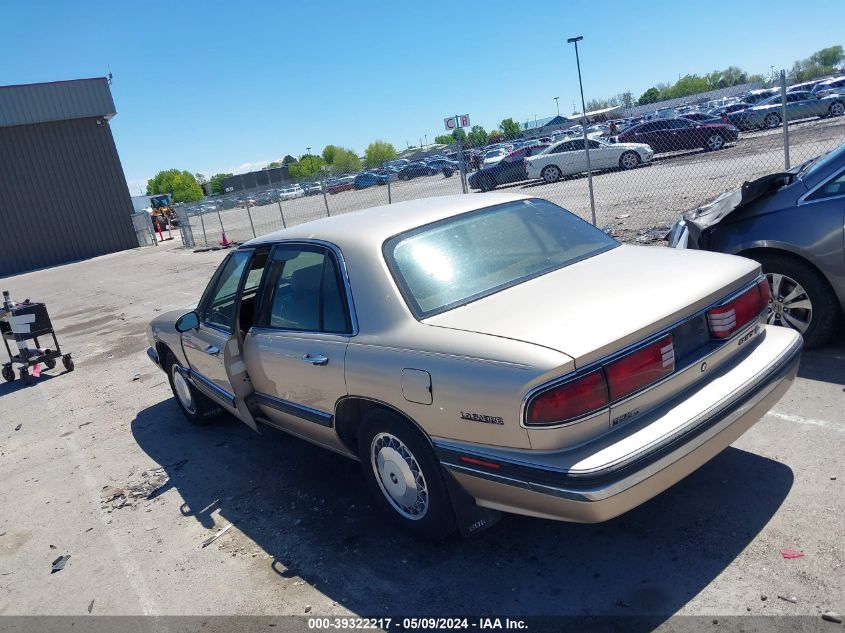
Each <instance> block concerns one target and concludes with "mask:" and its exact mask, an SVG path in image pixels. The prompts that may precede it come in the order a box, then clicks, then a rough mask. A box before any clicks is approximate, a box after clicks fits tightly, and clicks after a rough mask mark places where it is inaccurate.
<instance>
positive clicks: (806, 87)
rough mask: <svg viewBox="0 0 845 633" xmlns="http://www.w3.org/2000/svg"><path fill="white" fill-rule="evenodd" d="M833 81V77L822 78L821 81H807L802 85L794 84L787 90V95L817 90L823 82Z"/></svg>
mask: <svg viewBox="0 0 845 633" xmlns="http://www.w3.org/2000/svg"><path fill="white" fill-rule="evenodd" d="M830 79H832V77H821V78H819V79H813V80H811V81H805V82H803V83H800V84H793V85H792V86H789V87H788V88H787V89H786V92H787V93H790V92H807V91H810V90H812V89H813V88H815V87H816V86H817V85H819V84H820V83H822V82H823V81H828V80H830Z"/></svg>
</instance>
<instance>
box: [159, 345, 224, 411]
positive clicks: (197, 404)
mask: <svg viewBox="0 0 845 633" xmlns="http://www.w3.org/2000/svg"><path fill="white" fill-rule="evenodd" d="M165 367H166V368H167V377H168V379H169V380H170V390H171V391H172V392H173V397H174V398H175V399H176V404H178V405H179V408H180V409H181V410H182V413H183V414H184V416H185V418H187V420H188V422H190V423H191V424H196V425H198V426H202V425H205V424H208V423H210V422H211V421H213V420H214V418H216V417H217V416H219V415H220V414H221V413H222V412H223V409H222V408H221V407H219V406H217V405H216V404H215V403H214V402H212V401H211V400H209V399H208V398H207V397H206V396H205V395H204V394H201V393H200V392H199V391H197V390H196V388H195V387H194V386H193V385H192V384H191V383H190V382H189V381H188V379H187V378H185V376H184V375H183V374H182V371H180V370H182V365H181V364H180V363H179V361H178V360H177V359H176V356H174V355H173V352H168V353H167V360H166V362H165Z"/></svg>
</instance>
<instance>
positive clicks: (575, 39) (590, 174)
mask: <svg viewBox="0 0 845 633" xmlns="http://www.w3.org/2000/svg"><path fill="white" fill-rule="evenodd" d="M583 39H584V36H583V35H579V36H577V37H570V38H569V39H568V40H566V42H567V43H568V44H575V63H576V64H577V65H578V87H579V88H580V89H581V127H582V128H583V130H584V155H585V156H586V157H587V186H588V187H589V189H590V212H591V213H592V214H593V226H597V224H596V200H595V196H594V195H593V168H592V165H590V150H589V148H588V147H587V106H586V104H585V103H584V84H583V83H581V58H580V57H579V56H578V42H580V41H581V40H583Z"/></svg>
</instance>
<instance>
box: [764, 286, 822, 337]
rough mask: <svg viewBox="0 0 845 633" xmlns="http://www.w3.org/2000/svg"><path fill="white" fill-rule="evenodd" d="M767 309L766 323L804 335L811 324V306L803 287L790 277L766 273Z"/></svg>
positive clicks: (808, 296)
mask: <svg viewBox="0 0 845 633" xmlns="http://www.w3.org/2000/svg"><path fill="white" fill-rule="evenodd" d="M766 279H767V280H768V282H769V307H768V311H767V313H766V323H769V324H771V325H782V326H784V327H790V328H792V329H793V330H798V331H799V332H801V333H802V334H804V333H805V332H806V331H807V329H808V328H809V327H810V324H811V323H812V322H813V304H812V303H811V302H810V295H808V294H807V291H806V290H804V288H803V286H801V284H799V283H798V282H797V281H795V280H794V279H793V278H792V277H788V276H787V275H781V274H779V273H766Z"/></svg>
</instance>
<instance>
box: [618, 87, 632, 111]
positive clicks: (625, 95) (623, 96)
mask: <svg viewBox="0 0 845 633" xmlns="http://www.w3.org/2000/svg"><path fill="white" fill-rule="evenodd" d="M616 101H617V103H618V104H619V105H621V106H622V107H623V108H627V109H630V108H633V107H634V93H632V92H631V91H630V90H626V91H625V92H620V93H619V94H618V95H616Z"/></svg>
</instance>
